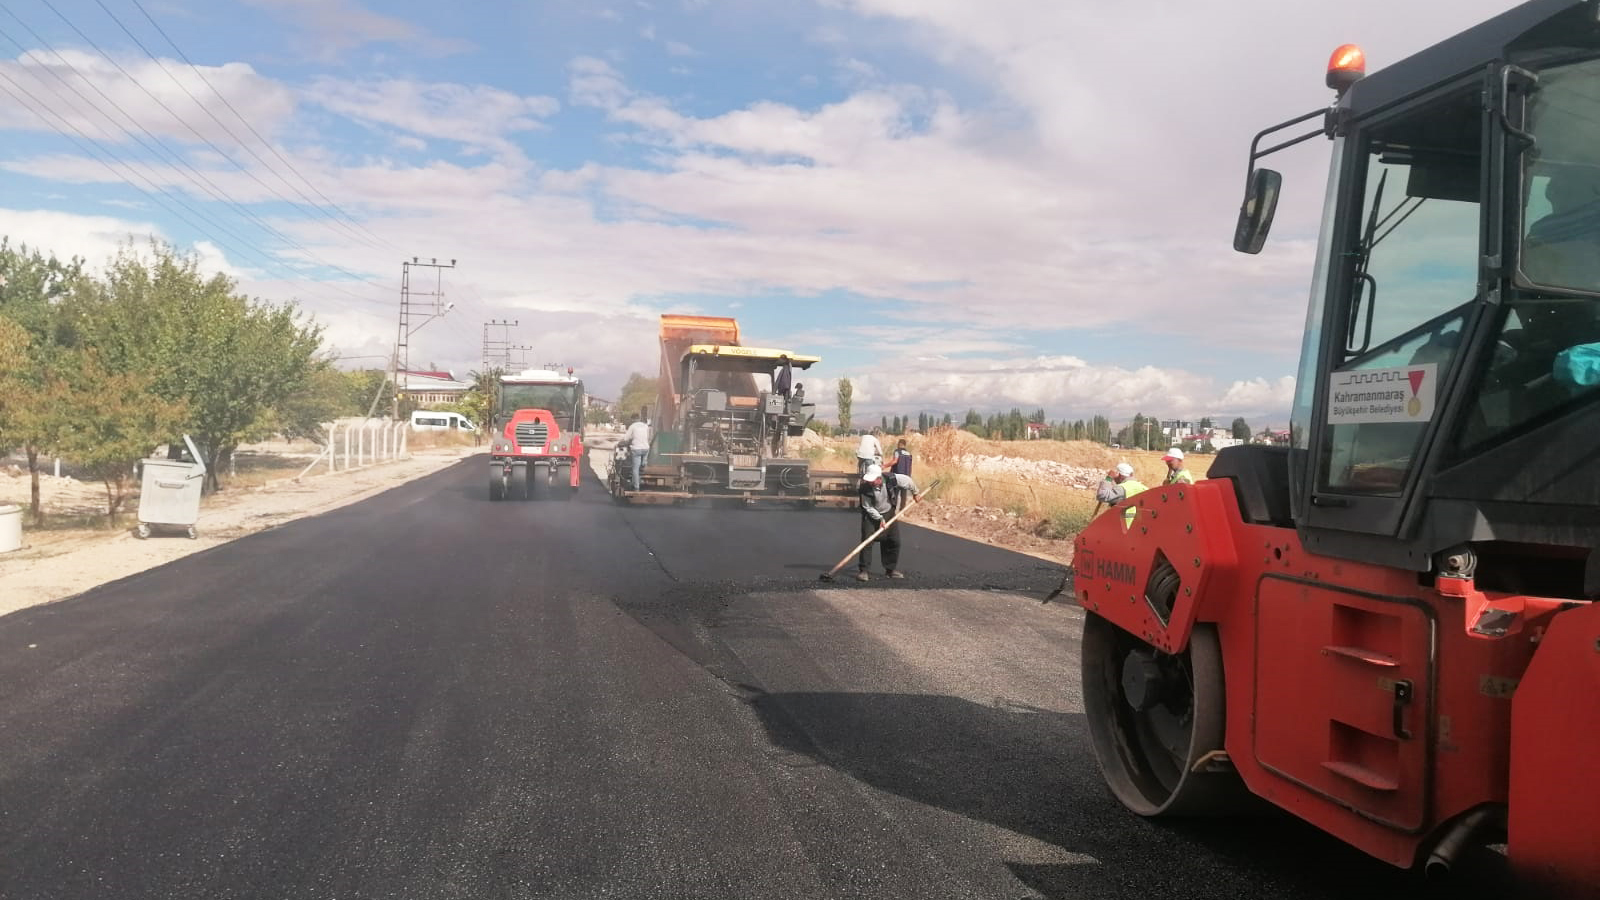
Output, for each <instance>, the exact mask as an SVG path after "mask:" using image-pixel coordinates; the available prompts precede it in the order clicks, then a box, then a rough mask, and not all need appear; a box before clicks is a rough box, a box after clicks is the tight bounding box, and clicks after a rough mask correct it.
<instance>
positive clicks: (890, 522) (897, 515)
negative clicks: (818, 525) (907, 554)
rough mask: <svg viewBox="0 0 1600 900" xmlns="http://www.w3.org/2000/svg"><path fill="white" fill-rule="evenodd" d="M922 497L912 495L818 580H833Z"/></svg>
mask: <svg viewBox="0 0 1600 900" xmlns="http://www.w3.org/2000/svg"><path fill="white" fill-rule="evenodd" d="M938 483H939V482H937V481H935V482H934V483H933V484H930V485H928V487H927V490H924V491H923V492H922V493H924V494H926V493H928V491H931V490H933V489H934V486H935V485H937V484H938ZM921 499H922V498H921V497H920V496H918V497H912V498H911V502H910V503H907V504H906V505H905V508H904V509H902V510H900V511H899V512H897V513H895V514H894V515H893V516H890V517H889V520H888V521H887V522H884V523H883V525H882V526H881V527H879V528H878V530H877V531H875V532H873V533H872V535H871V536H870V537H868V538H867V539H866V540H864V541H862V542H861V543H859V544H857V545H856V546H855V549H853V550H851V551H850V552H849V553H846V554H845V555H844V558H843V559H841V560H839V564H838V565H836V566H834V567H833V568H831V569H829V570H828V571H826V572H823V573H822V574H821V575H818V576H817V580H818V581H832V580H833V576H834V575H837V574H838V572H839V570H840V569H842V568H844V565H845V563H847V562H849V561H850V560H851V558H852V557H854V556H855V555H856V554H858V553H860V552H861V551H862V550H863V549H865V548H866V546H867V545H868V544H870V543H872V542H873V541H875V540H877V539H878V536H879V535H881V534H883V532H885V531H887V530H889V526H890V525H893V524H894V523H895V522H898V521H899V520H900V517H901V516H903V515H905V514H906V513H908V512H910V511H911V507H913V506H916V505H917V504H918V503H919V502H921Z"/></svg>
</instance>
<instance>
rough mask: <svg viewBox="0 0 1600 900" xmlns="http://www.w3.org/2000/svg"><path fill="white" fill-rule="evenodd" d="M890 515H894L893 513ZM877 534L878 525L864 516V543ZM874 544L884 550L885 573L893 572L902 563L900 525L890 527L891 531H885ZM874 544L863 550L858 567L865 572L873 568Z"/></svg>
mask: <svg viewBox="0 0 1600 900" xmlns="http://www.w3.org/2000/svg"><path fill="white" fill-rule="evenodd" d="M890 515H893V513H891V514H890ZM877 532H878V523H877V522H875V521H873V520H872V519H871V518H869V517H868V516H867V515H865V514H862V516H861V539H862V540H863V541H864V540H866V539H867V538H869V537H871V536H872V535H874V534H877ZM872 544H878V545H880V546H881V547H882V548H883V550H882V556H883V569H884V571H886V572H893V571H894V568H895V566H896V565H898V564H899V563H900V523H899V522H896V523H894V524H893V525H890V526H889V530H888V531H885V532H884V533H883V535H882V536H881V537H879V538H878V539H877V540H876V541H873V542H872ZM872 544H868V545H866V546H865V547H862V548H861V560H860V562H859V564H858V566H859V568H860V569H861V571H863V572H865V571H866V570H868V569H870V568H872Z"/></svg>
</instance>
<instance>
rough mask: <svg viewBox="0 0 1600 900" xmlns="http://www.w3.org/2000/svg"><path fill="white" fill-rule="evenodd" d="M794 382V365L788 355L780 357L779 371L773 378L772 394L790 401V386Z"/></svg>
mask: <svg viewBox="0 0 1600 900" xmlns="http://www.w3.org/2000/svg"><path fill="white" fill-rule="evenodd" d="M793 381H794V365H793V364H792V363H791V362H790V361H789V355H788V354H787V353H786V354H784V355H783V356H780V357H778V371H777V372H776V373H775V374H774V375H773V376H772V392H773V393H774V394H778V395H781V396H782V397H783V399H785V400H787V399H789V385H790V383H792V382H793Z"/></svg>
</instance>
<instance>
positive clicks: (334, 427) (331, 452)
mask: <svg viewBox="0 0 1600 900" xmlns="http://www.w3.org/2000/svg"><path fill="white" fill-rule="evenodd" d="M338 460H339V420H337V419H335V420H334V421H333V422H332V423H331V424H329V425H328V474H329V475H332V474H333V473H335V472H337V471H339V466H338Z"/></svg>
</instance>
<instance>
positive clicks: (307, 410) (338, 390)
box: [263, 359, 359, 444]
mask: <svg viewBox="0 0 1600 900" xmlns="http://www.w3.org/2000/svg"><path fill="white" fill-rule="evenodd" d="M358 403H359V400H358V398H357V397H356V396H355V394H354V392H353V391H352V390H351V384H350V379H349V378H347V377H346V373H344V372H340V371H339V370H337V369H335V368H334V367H333V363H332V362H331V361H330V360H326V359H323V360H317V361H315V362H314V363H313V364H312V369H311V371H310V372H309V373H307V375H306V380H305V384H303V385H302V386H301V388H300V390H298V391H295V392H294V393H293V394H290V395H289V396H288V397H285V398H284V399H283V401H282V402H281V403H279V404H278V406H277V407H276V408H275V409H273V410H271V415H270V419H269V420H268V421H267V422H264V423H263V427H268V428H270V429H271V430H272V431H274V432H276V433H278V434H281V435H283V436H284V437H285V438H288V439H290V440H294V439H296V438H304V439H306V440H311V441H315V442H317V443H319V444H320V443H322V442H323V441H324V440H326V439H327V436H328V434H327V431H326V430H325V429H324V428H323V424H324V423H327V422H331V421H333V420H334V419H337V418H339V417H340V416H348V415H357V414H358V413H355V412H352V406H353V405H355V404H358Z"/></svg>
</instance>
